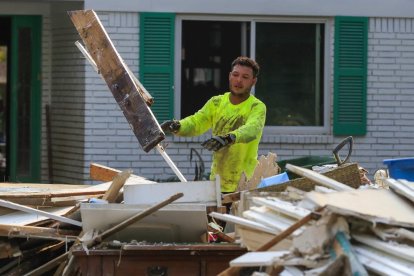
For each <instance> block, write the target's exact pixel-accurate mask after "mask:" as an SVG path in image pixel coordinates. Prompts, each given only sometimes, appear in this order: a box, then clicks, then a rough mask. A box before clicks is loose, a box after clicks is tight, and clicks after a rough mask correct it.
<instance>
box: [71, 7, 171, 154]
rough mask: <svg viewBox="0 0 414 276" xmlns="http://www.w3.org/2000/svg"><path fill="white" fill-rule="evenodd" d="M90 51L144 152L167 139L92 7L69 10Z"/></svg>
mask: <svg viewBox="0 0 414 276" xmlns="http://www.w3.org/2000/svg"><path fill="white" fill-rule="evenodd" d="M68 14H69V16H70V18H71V20H72V22H73V24H74V25H75V27H76V30H77V31H78V33H79V35H80V37H81V38H82V40H83V43H84V44H85V47H86V49H87V51H88V52H89V54H90V56H91V58H92V59H93V60H94V62H95V64H96V66H97V67H98V70H99V72H100V74H101V75H102V77H103V79H104V80H105V82H106V84H107V85H108V87H109V89H110V90H111V92H112V95H113V96H114V98H115V100H116V102H117V103H118V105H119V106H120V108H121V110H122V112H123V113H124V116H125V117H126V119H127V121H128V123H129V125H130V126H131V128H132V131H133V132H134V134H135V136H136V137H137V138H138V141H139V143H140V144H141V146H142V148H143V150H144V151H145V152H148V151H150V150H151V149H153V148H154V147H155V146H157V145H158V143H159V142H161V141H162V140H164V139H165V134H164V132H163V131H162V130H161V127H160V125H159V124H158V122H157V120H156V119H155V117H154V115H153V113H152V112H151V110H150V108H149V107H148V104H147V102H146V101H145V100H144V98H143V92H142V93H140V92H139V90H140V89H139V87H138V85H136V84H137V81H138V80H136V79H135V78H134V76H133V75H132V74H131V72H130V70H129V69H128V67H127V65H126V64H125V62H124V61H123V60H122V58H121V57H120V55H119V54H118V52H117V50H116V49H115V47H114V45H113V44H112V41H111V39H110V38H109V36H108V34H107V33H106V31H105V29H104V27H103V26H102V23H101V22H100V20H99V18H98V16H97V15H96V13H95V12H94V11H93V10H79V11H69V12H68Z"/></svg>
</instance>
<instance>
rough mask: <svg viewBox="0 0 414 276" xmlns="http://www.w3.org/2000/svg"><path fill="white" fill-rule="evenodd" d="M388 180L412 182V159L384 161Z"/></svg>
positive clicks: (413, 168) (413, 159)
mask: <svg viewBox="0 0 414 276" xmlns="http://www.w3.org/2000/svg"><path fill="white" fill-rule="evenodd" d="M383 162H384V164H385V165H387V166H388V172H389V174H390V178H394V179H405V180H408V181H414V157H409V158H399V159H385V160H384V161H383Z"/></svg>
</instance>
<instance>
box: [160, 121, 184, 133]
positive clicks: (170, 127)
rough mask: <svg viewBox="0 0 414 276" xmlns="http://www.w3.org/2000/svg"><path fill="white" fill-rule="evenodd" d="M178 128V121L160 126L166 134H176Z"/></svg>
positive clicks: (167, 122)
mask: <svg viewBox="0 0 414 276" xmlns="http://www.w3.org/2000/svg"><path fill="white" fill-rule="evenodd" d="M180 127H181V124H180V121H178V120H169V121H165V122H163V123H162V124H161V128H162V130H163V131H164V132H168V133H177V132H178V130H179V129H180Z"/></svg>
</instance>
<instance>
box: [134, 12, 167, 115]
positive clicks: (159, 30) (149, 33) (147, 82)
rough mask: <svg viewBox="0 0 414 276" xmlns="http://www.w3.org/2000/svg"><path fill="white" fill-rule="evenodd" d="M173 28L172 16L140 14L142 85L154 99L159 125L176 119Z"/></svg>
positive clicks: (140, 72) (140, 74)
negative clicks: (161, 122) (174, 110)
mask: <svg viewBox="0 0 414 276" xmlns="http://www.w3.org/2000/svg"><path fill="white" fill-rule="evenodd" d="M174 24H175V15H174V14H171V13H141V14H140V38H139V41H140V57H139V65H140V68H139V76H140V81H141V82H142V84H143V85H144V87H145V88H146V89H147V90H148V92H149V93H150V94H151V96H152V97H153V98H154V104H153V105H152V111H153V112H154V115H155V117H156V118H157V120H158V121H165V120H169V119H171V118H173V114H174V112H173V106H174V90H173V87H174Z"/></svg>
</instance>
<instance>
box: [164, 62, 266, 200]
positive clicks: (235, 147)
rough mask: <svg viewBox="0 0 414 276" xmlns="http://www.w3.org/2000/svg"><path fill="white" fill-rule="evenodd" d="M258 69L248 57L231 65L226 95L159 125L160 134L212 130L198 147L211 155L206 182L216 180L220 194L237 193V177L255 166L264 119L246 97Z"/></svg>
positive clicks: (263, 109)
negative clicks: (193, 111)
mask: <svg viewBox="0 0 414 276" xmlns="http://www.w3.org/2000/svg"><path fill="white" fill-rule="evenodd" d="M258 74H259V65H258V64H257V63H256V62H255V61H254V60H252V59H250V58H248V57H238V58H236V59H235V60H234V61H233V62H232V64H231V72H230V74H229V86H230V92H226V93H224V94H222V95H219V96H214V97H212V98H211V99H210V100H208V101H207V103H206V104H205V105H204V106H203V107H202V108H201V109H200V110H199V111H197V112H196V113H195V114H194V115H191V116H188V117H186V118H184V119H182V120H180V121H178V120H170V121H166V122H164V123H162V124H161V128H162V129H163V130H164V132H170V133H173V134H175V135H178V136H198V135H201V134H203V133H205V132H206V131H208V130H209V129H212V135H213V137H212V138H211V139H208V140H207V141H205V142H203V143H202V144H201V145H202V146H203V147H204V148H206V149H208V150H210V151H213V160H212V161H213V162H212V166H211V174H210V180H214V179H215V176H216V175H219V176H220V180H221V192H222V193H231V192H234V191H235V190H236V189H237V186H238V182H239V180H240V176H241V175H242V173H243V172H245V174H246V176H247V177H248V178H250V177H251V176H252V174H253V172H254V169H255V167H256V165H257V163H258V161H257V154H258V153H257V152H258V147H259V142H260V139H261V137H262V132H263V127H264V124H265V119H266V106H265V104H264V103H263V102H261V101H260V100H259V99H257V98H256V97H255V96H253V95H251V94H250V90H251V88H252V87H253V86H254V85H255V84H256V82H257V76H258Z"/></svg>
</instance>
